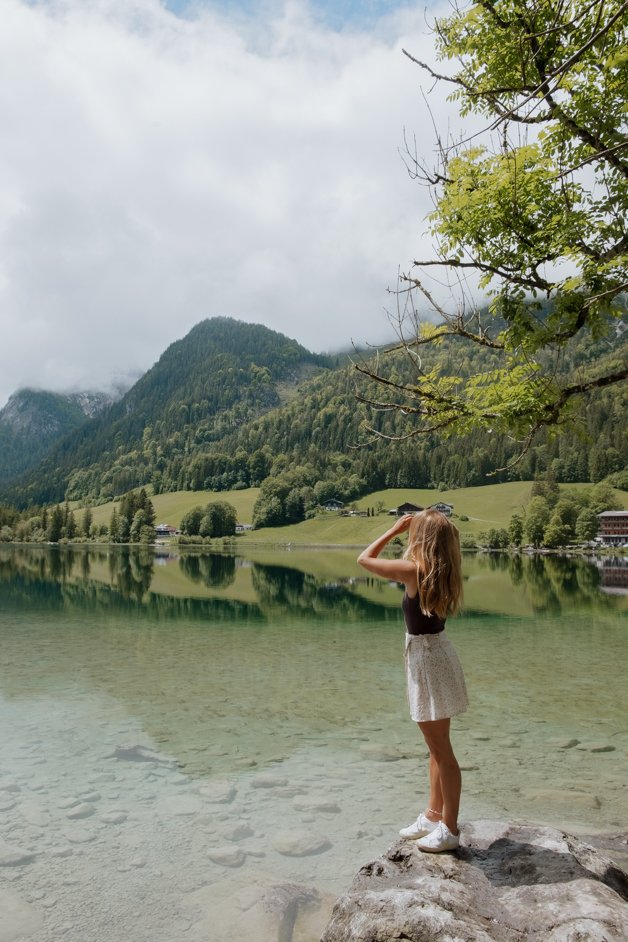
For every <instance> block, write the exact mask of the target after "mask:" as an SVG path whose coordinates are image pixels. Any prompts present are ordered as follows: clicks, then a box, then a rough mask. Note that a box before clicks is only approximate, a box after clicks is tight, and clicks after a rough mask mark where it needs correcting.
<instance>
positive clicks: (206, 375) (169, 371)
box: [3, 317, 335, 506]
mask: <svg viewBox="0 0 628 942" xmlns="http://www.w3.org/2000/svg"><path fill="white" fill-rule="evenodd" d="M334 363H335V360H334V358H333V357H326V356H319V355H317V354H313V353H310V352H309V351H308V350H306V349H305V348H304V347H302V346H300V345H299V344H298V343H297V342H296V341H295V340H291V339H289V338H288V337H285V336H284V335H283V334H280V333H277V332H276V331H273V330H270V329H269V328H267V327H263V326H262V325H259V324H245V323H242V322H240V321H236V320H233V319H231V318H227V317H215V318H211V319H209V320H205V321H202V322H201V323H200V324H197V325H196V326H195V327H194V328H193V329H192V330H191V331H190V332H189V333H188V334H187V335H186V336H185V337H184V338H183V339H182V340H178V341H176V342H175V343H173V344H171V345H170V346H169V347H168V349H167V350H166V351H165V352H164V353H163V354H162V356H161V357H160V359H159V360H158V362H157V363H156V364H155V365H154V366H153V367H152V368H151V369H150V370H149V371H148V372H147V373H145V374H144V376H142V377H141V379H139V380H138V382H137V383H135V385H134V386H133V387H132V388H131V389H130V390H129V391H128V392H127V393H126V394H125V395H124V396H123V397H122V398H121V399H119V400H118V401H117V402H115V403H113V404H112V405H110V406H109V407H108V408H107V409H105V410H104V411H103V412H101V413H100V414H99V415H98V416H97V417H96V418H95V419H94V420H93V421H91V422H90V423H89V424H87V425H85V424H84V425H82V426H81V427H79V428H77V429H75V430H74V431H73V432H71V433H70V434H69V435H66V436H65V437H64V438H63V439H62V440H61V441H59V442H58V443H57V444H56V445H55V446H54V447H53V448H52V450H51V451H50V452H49V453H48V454H47V455H46V457H45V458H44V460H43V461H42V462H41V463H40V464H39V465H38V467H37V468H36V469H35V470H34V471H31V472H30V473H29V474H27V475H25V476H24V477H22V478H21V479H20V480H19V481H16V482H13V483H12V484H11V486H10V487H6V486H5V487H4V488H3V497H4V499H7V500H9V501H10V502H12V503H15V504H16V505H18V506H26V505H28V504H31V503H35V504H40V503H51V502H56V501H60V500H63V499H64V498H65V497H67V498H68V499H74V498H83V497H101V498H102V497H110V496H113V495H115V494H122V493H124V492H126V491H128V490H130V489H131V488H133V487H136V486H138V485H140V484H144V483H147V482H151V483H153V485H154V486H155V487H156V489H158V490H159V489H160V487H161V484H160V480H161V476H162V474H163V472H164V470H167V473H168V479H169V480H171V479H172V478H173V476H176V475H177V474H178V469H179V467H180V466H181V465H182V463H183V461H184V458H185V456H186V455H188V454H190V453H191V452H195V451H197V450H199V449H204V448H206V447H208V446H209V445H210V444H211V443H212V442H213V441H216V440H218V439H221V438H223V437H224V435H225V434H226V433H227V432H229V431H232V430H233V429H235V428H237V427H239V426H241V425H242V424H244V423H246V422H250V421H251V420H252V419H254V418H256V417H257V416H259V415H261V414H263V413H264V412H266V411H268V410H269V409H272V408H275V407H278V406H279V405H281V403H282V402H286V401H289V399H290V398H291V396H292V395H293V392H294V390H295V388H296V387H297V385H298V384H299V383H300V382H302V381H303V380H304V379H305V378H306V377H308V376H311V375H312V374H313V373H316V372H318V371H320V370H321V369H325V368H329V366H331V365H333V364H334Z"/></svg>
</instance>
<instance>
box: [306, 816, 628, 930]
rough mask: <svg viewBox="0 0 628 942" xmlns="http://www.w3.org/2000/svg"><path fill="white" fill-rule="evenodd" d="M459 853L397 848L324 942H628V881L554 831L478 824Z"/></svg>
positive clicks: (344, 908)
mask: <svg viewBox="0 0 628 942" xmlns="http://www.w3.org/2000/svg"><path fill="white" fill-rule="evenodd" d="M462 840H463V846H462V847H461V848H460V849H459V850H457V851H455V852H454V853H445V854H424V853H422V852H421V851H420V850H418V849H417V847H416V846H415V845H414V844H413V843H411V842H399V843H397V844H394V845H393V846H392V847H391V848H390V850H389V851H388V852H387V853H386V854H385V855H384V856H383V857H380V858H379V859H378V860H374V861H372V862H371V863H368V864H366V865H365V866H364V867H362V869H361V870H360V871H359V873H358V875H357V877H356V878H355V880H354V882H353V885H352V886H351V888H350V889H349V892H348V893H347V894H346V895H345V896H342V897H341V898H340V899H339V900H338V901H337V903H336V905H335V907H334V910H333V912H332V917H331V921H330V922H329V924H328V926H327V928H326V930H325V932H324V933H323V936H322V939H321V942H393V940H399V939H405V940H407V942H626V940H628V905H627V901H628V875H627V874H626V873H625V872H624V871H623V870H621V869H620V868H619V867H618V866H616V865H615V864H614V863H613V862H612V861H611V860H609V859H608V858H607V857H605V856H603V855H602V854H601V853H600V852H599V851H597V850H596V849H595V848H593V847H591V846H589V845H588V844H584V843H582V842H581V841H579V840H577V839H576V838H575V837H572V836H570V835H569V834H564V833H563V832H561V831H557V830H555V829H554V828H545V827H524V826H517V825H508V824H502V823H498V822H491V821H479V822H475V823H474V824H472V825H467V826H465V827H464V828H463V829H462Z"/></svg>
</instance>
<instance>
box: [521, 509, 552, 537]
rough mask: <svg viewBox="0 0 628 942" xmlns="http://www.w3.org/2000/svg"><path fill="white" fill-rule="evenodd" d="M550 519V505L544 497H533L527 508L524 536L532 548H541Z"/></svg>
mask: <svg viewBox="0 0 628 942" xmlns="http://www.w3.org/2000/svg"><path fill="white" fill-rule="evenodd" d="M548 518H549V504H548V503H547V500H546V499H545V498H544V497H532V498H531V499H530V502H529V503H528V506H527V508H526V516H525V522H524V525H523V534H524V537H525V539H526V540H527V541H528V543H531V544H532V546H541V544H542V543H543V534H544V532H545V527H546V524H547V521H548Z"/></svg>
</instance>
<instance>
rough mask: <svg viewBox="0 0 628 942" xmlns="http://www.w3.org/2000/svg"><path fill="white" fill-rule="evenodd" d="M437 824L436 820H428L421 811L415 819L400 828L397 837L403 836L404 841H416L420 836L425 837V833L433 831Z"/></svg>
mask: <svg viewBox="0 0 628 942" xmlns="http://www.w3.org/2000/svg"><path fill="white" fill-rule="evenodd" d="M438 824H439V822H438V821H430V819H429V818H426V817H425V815H424V814H423V813H422V812H421V814H420V815H419V817H418V818H417V819H416V821H413V822H412V824H409V825H408V827H407V828H401V830H400V831H399V837H403V838H404V840H406V841H416V840H418V839H419V838H420V837H425V835H426V834H429V833H430V832H431V831H433V830H434V828H435V827H437V826H438Z"/></svg>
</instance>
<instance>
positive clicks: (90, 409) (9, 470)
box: [0, 389, 112, 481]
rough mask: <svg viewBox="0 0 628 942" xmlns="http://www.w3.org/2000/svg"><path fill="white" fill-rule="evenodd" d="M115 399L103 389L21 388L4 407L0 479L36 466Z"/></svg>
mask: <svg viewBox="0 0 628 942" xmlns="http://www.w3.org/2000/svg"><path fill="white" fill-rule="evenodd" d="M111 402H112V397H111V396H110V395H108V394H107V393H102V392H77V393H55V392H47V391H45V390H42V389H20V390H18V391H17V392H16V393H14V394H13V395H12V396H11V397H10V399H9V401H8V402H7V404H6V406H5V407H4V408H3V409H0V481H7V480H9V479H10V478H13V477H17V476H18V475H19V474H22V473H23V472H24V471H27V470H28V469H29V468H33V467H35V466H36V465H37V464H39V462H40V461H41V460H42V458H43V456H44V455H45V454H46V452H48V451H49V450H50V448H51V447H52V446H53V445H54V443H55V442H57V441H58V440H59V439H61V438H63V437H65V436H66V435H68V434H69V433H70V432H72V431H73V430H74V429H76V428H78V427H79V426H81V425H84V424H85V423H86V422H88V421H89V420H90V419H91V418H93V417H94V416H96V415H97V414H98V413H99V412H102V410H103V409H105V408H106V407H107V406H109V405H110V404H111Z"/></svg>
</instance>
